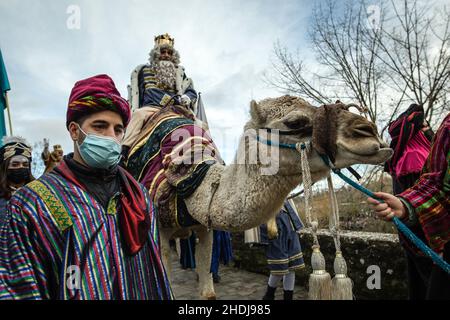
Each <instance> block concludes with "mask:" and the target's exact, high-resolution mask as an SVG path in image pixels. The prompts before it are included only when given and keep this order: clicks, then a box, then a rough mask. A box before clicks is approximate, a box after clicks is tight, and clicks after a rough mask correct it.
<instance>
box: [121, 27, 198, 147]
mask: <svg viewBox="0 0 450 320" xmlns="http://www.w3.org/2000/svg"><path fill="white" fill-rule="evenodd" d="M174 42H175V40H174V39H173V38H172V37H171V36H170V35H169V34H167V33H166V34H164V35H159V36H156V37H155V46H154V47H153V49H152V50H151V51H150V54H149V55H150V58H149V63H148V64H143V65H139V66H138V67H136V68H135V69H134V70H133V72H132V74H131V85H130V86H129V87H128V90H129V92H128V93H129V100H130V104H131V107H132V110H133V117H132V121H131V122H130V125H129V127H128V130H127V135H126V136H125V139H124V143H123V145H124V147H129V146H131V145H132V144H133V143H134V142H135V140H136V137H137V136H138V135H139V133H140V131H141V129H142V127H143V125H144V124H145V122H146V120H147V119H148V118H149V117H150V116H152V115H153V114H154V113H155V112H156V111H158V110H160V109H161V108H164V107H167V106H169V105H173V104H177V105H182V106H184V107H186V108H187V109H190V110H191V111H192V112H195V106H196V102H197V92H196V91H195V90H194V85H193V82H192V79H190V78H188V77H187V76H186V74H185V71H184V67H183V66H181V65H180V54H179V53H178V51H177V50H176V49H175V48H174Z"/></svg>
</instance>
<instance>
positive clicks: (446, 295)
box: [367, 114, 450, 300]
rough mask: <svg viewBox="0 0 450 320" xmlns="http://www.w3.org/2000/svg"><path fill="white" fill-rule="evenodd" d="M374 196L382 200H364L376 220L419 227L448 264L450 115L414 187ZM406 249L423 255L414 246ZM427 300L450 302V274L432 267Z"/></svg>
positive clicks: (429, 243)
mask: <svg viewBox="0 0 450 320" xmlns="http://www.w3.org/2000/svg"><path fill="white" fill-rule="evenodd" d="M374 195H375V196H376V197H378V198H379V199H381V200H384V203H380V202H378V201H377V200H375V199H373V198H371V197H369V198H368V199H367V202H368V203H369V204H370V206H371V207H372V208H373V209H374V210H375V212H376V214H377V215H378V217H380V218H381V219H384V220H386V221H391V220H392V219H393V218H394V217H397V218H399V219H400V220H402V221H403V222H404V223H405V224H406V225H407V226H409V227H413V226H420V228H419V229H421V230H422V231H423V235H422V236H421V235H420V234H416V235H417V236H418V237H419V238H422V240H424V242H425V243H426V244H427V245H428V246H429V247H430V248H431V249H433V250H434V251H435V252H436V253H438V254H439V255H440V256H441V257H443V259H444V260H445V261H447V262H449V261H450V244H449V242H448V241H449V238H450V216H449V211H450V114H448V115H447V116H446V117H445V119H444V121H443V122H442V124H441V126H440V127H439V129H438V131H437V132H436V136H435V137H434V141H433V143H432V147H431V151H430V155H429V157H428V159H427V161H426V163H425V166H424V168H423V170H422V174H421V176H420V178H419V180H418V181H417V182H416V184H415V185H414V186H412V187H411V188H409V189H407V190H405V191H404V192H402V193H400V194H398V195H396V196H394V195H391V194H389V193H384V192H376V193H374ZM407 243H409V242H408V241H407ZM407 250H410V252H412V253H413V254H416V255H423V253H421V252H420V251H418V250H417V249H416V247H415V246H414V245H413V244H411V245H408V247H407ZM426 299H427V300H434V299H445V300H449V299H450V275H449V274H447V273H446V272H445V271H444V270H443V269H441V268H440V267H439V266H437V265H435V264H434V265H433V267H432V270H431V274H430V277H429V279H428V285H427V288H426Z"/></svg>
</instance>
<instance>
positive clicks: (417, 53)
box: [372, 0, 450, 121]
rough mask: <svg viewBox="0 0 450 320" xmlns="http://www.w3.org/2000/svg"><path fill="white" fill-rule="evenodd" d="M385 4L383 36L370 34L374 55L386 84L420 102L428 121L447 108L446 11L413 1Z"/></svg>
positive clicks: (449, 22)
mask: <svg viewBox="0 0 450 320" xmlns="http://www.w3.org/2000/svg"><path fill="white" fill-rule="evenodd" d="M389 5H390V6H389V7H390V8H391V10H389V13H388V12H387V13H386V14H385V15H384V16H383V19H384V28H381V29H380V31H381V32H382V35H383V36H382V37H379V38H376V37H372V39H374V40H375V38H376V39H377V43H378V45H379V51H378V52H377V58H379V59H380V60H381V62H382V64H383V65H384V66H385V67H386V69H387V71H388V72H387V73H386V75H387V76H388V78H389V80H390V81H389V84H391V85H392V86H393V87H394V88H395V89H396V90H397V92H398V93H402V94H404V95H406V97H407V98H408V100H410V101H411V102H416V103H418V104H421V105H423V106H424V109H425V117H426V118H427V119H428V120H429V121H432V120H434V119H436V120H439V119H440V118H442V116H443V115H444V112H445V113H446V112H448V111H450V106H449V104H448V102H449V100H448V94H449V92H450V85H449V84H448V81H449V80H450V12H449V11H448V8H446V7H445V6H443V7H434V8H433V6H432V5H431V4H429V3H427V4H426V5H424V4H419V2H418V1H416V0H414V1H411V0H403V2H401V3H400V4H399V3H398V1H393V0H391V1H390V3H389ZM386 22H387V23H386ZM373 35H376V34H375V33H373V34H372V36H373ZM405 88H406V90H405ZM396 115H397V114H396V113H395V112H393V113H392V114H391V117H390V120H392V119H393V118H394V117H395V116H396Z"/></svg>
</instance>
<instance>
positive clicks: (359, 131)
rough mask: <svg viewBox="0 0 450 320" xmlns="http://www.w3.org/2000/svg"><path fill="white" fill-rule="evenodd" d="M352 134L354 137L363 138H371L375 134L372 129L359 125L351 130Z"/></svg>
mask: <svg viewBox="0 0 450 320" xmlns="http://www.w3.org/2000/svg"><path fill="white" fill-rule="evenodd" d="M353 132H354V133H355V134H356V135H359V136H363V137H373V136H375V132H374V131H373V128H372V127H371V126H369V125H366V124H360V125H357V126H355V128H354V129H353Z"/></svg>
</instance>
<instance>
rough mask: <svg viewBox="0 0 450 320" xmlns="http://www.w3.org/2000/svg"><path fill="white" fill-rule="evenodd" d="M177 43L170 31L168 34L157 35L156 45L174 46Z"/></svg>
mask: <svg viewBox="0 0 450 320" xmlns="http://www.w3.org/2000/svg"><path fill="white" fill-rule="evenodd" d="M174 43H175V40H174V38H172V37H171V36H169V34H168V33H166V34H162V35H159V36H156V37H155V46H161V45H163V44H168V45H170V46H171V47H173V44H174Z"/></svg>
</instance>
